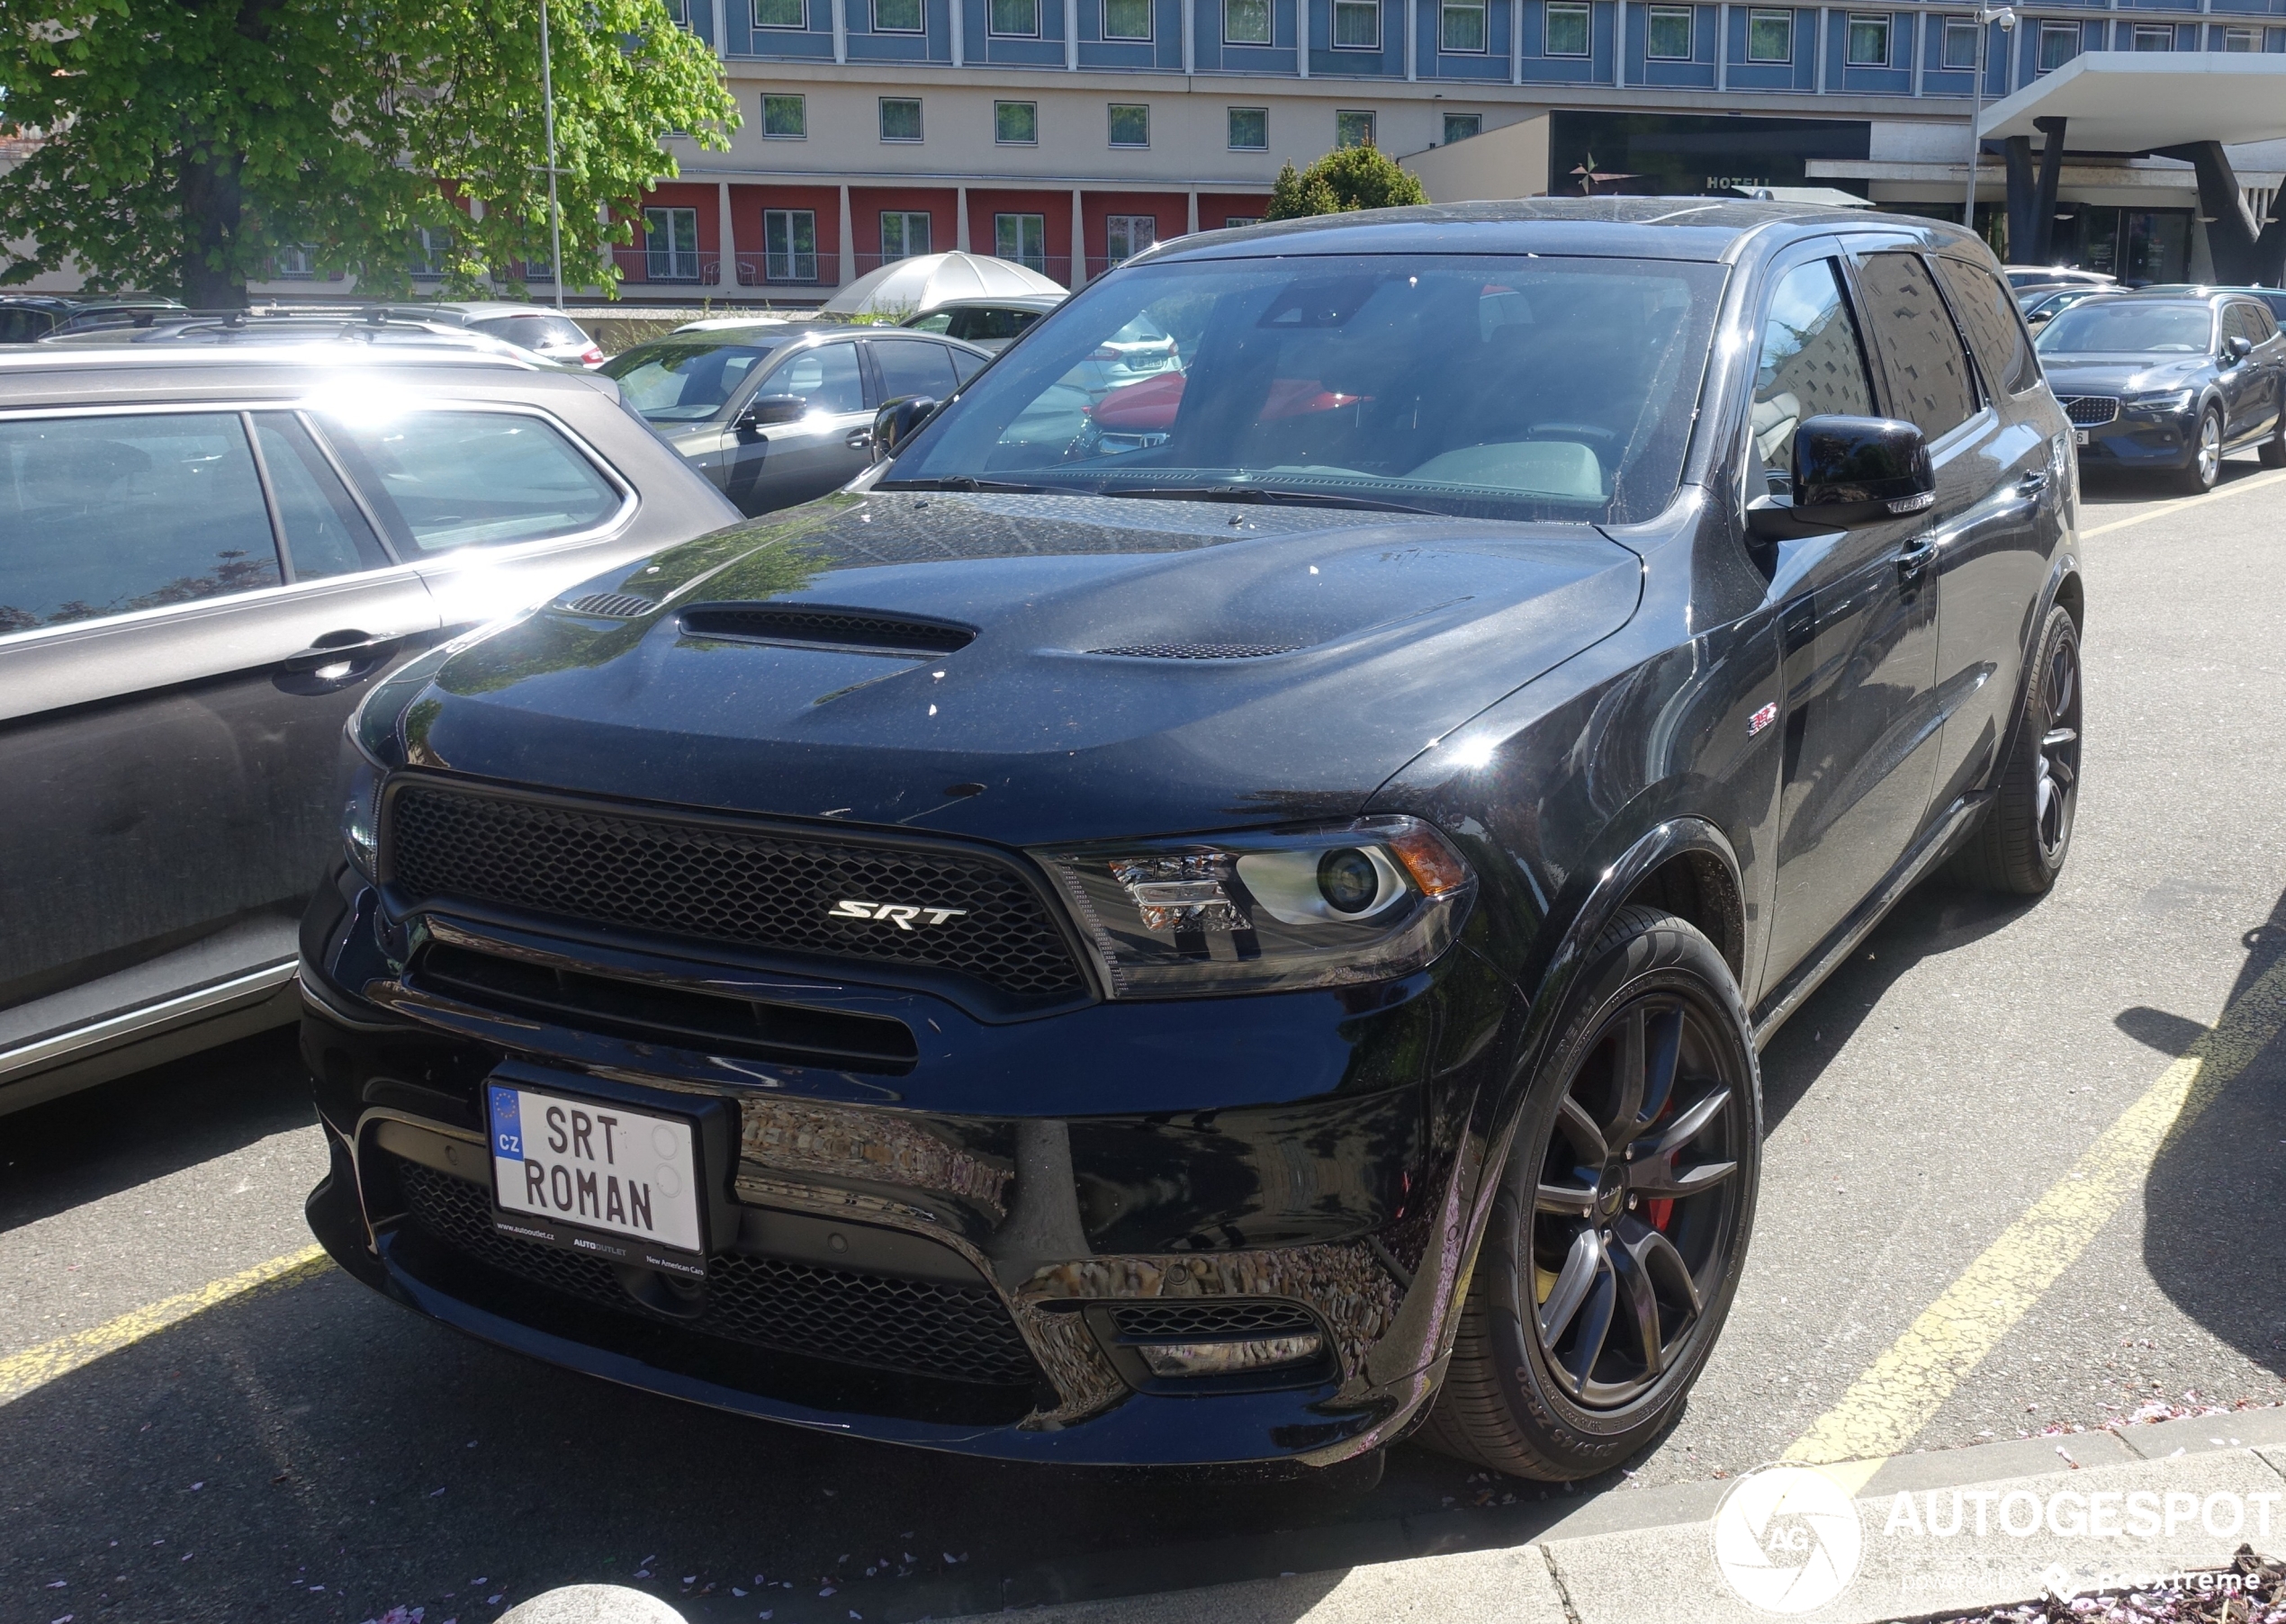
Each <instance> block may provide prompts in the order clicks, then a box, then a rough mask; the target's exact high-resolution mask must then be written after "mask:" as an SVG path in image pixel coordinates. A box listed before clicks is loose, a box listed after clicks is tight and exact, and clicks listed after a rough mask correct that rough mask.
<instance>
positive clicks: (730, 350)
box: [601, 321, 991, 514]
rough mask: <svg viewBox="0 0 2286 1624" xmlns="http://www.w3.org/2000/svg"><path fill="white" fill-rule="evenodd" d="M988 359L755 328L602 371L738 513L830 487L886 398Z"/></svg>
mask: <svg viewBox="0 0 2286 1624" xmlns="http://www.w3.org/2000/svg"><path fill="white" fill-rule="evenodd" d="M990 359H991V357H990V356H988V355H987V354H985V352H984V351H982V350H980V349H978V348H977V346H976V345H973V344H964V343H962V342H960V341H959V339H956V338H943V337H939V336H935V335H932V334H927V333H909V332H906V331H905V330H903V329H902V328H898V327H825V326H823V325H819V324H813V323H807V322H805V323H792V322H783V321H758V322H756V323H754V324H753V325H752V326H751V327H706V328H702V329H695V330H692V331H689V332H680V333H671V334H669V335H668V336H666V337H664V338H656V339H653V340H652V341H651V342H650V343H648V344H639V345H635V347H634V348H633V349H631V350H626V351H623V352H621V353H620V354H617V355H614V356H613V357H612V358H611V359H610V360H608V361H607V362H605V363H603V366H602V369H601V370H602V372H603V374H604V376H606V377H608V378H614V379H617V381H618V383H619V387H620V389H621V390H623V391H625V393H626V400H627V404H628V405H630V406H632V407H633V408H635V410H637V411H639V412H641V413H642V414H643V415H644V417H645V418H646V419H647V420H648V421H649V422H650V424H651V426H652V427H653V428H654V429H656V430H658V431H659V434H660V435H661V436H662V438H663V439H665V440H666V442H667V443H668V444H670V445H671V446H673V447H674V448H675V450H676V451H677V452H678V453H680V454H681V455H682V457H683V458H684V459H685V460H686V461H687V462H689V463H690V465H691V466H692V467H693V468H696V469H698V471H699V472H701V473H703V474H705V475H706V476H707V478H708V479H709V480H713V481H714V482H715V484H716V487H717V488H719V489H721V490H722V492H723V493H724V494H725V496H727V497H729V498H730V499H731V500H732V501H733V502H734V503H735V504H737V506H738V508H739V511H740V512H742V513H746V514H757V513H768V512H770V510H771V509H773V508H778V507H792V506H793V505H794V504H795V503H797V502H806V501H809V500H811V499H813V498H817V497H822V496H824V494H825V493H826V492H827V491H829V490H836V489H840V488H841V487H842V486H843V485H846V484H848V483H849V482H850V481H851V480H853V479H855V478H856V477H857V476H858V475H859V474H860V473H863V472H864V471H866V469H867V468H868V467H869V465H870V464H871V462H872V451H871V447H872V435H873V414H874V412H875V411H876V410H877V409H878V408H880V407H881V406H882V405H883V404H884V403H885V402H887V401H890V400H896V399H905V398H908V397H914V396H923V397H926V398H927V399H932V400H941V399H944V398H945V397H946V396H947V395H950V394H951V393H952V392H953V391H954V390H957V389H959V387H960V385H961V384H963V383H965V382H967V381H968V378H969V376H970V375H971V374H972V373H974V372H976V370H977V368H978V367H980V366H982V365H984V363H986V361H988V360H990Z"/></svg>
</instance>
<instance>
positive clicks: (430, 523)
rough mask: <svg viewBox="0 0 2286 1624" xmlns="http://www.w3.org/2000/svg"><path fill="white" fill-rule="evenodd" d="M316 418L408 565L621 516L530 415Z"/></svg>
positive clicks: (609, 493) (600, 486)
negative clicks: (422, 558)
mask: <svg viewBox="0 0 2286 1624" xmlns="http://www.w3.org/2000/svg"><path fill="white" fill-rule="evenodd" d="M321 421H322V423H323V425H324V427H325V431H326V435H327V437H328V438H329V440H330V441H331V442H332V444H333V445H334V448H335V449H336V450H337V451H338V452H339V453H341V458H342V461H343V462H345V463H347V466H348V469H349V473H350V477H351V478H352V479H354V480H356V482H357V484H358V486H359V487H360V489H363V491H364V492H365V499H366V501H367V502H369V503H370V504H371V505H372V506H373V507H374V511H375V512H376V513H377V514H378V515H379V516H380V517H381V520H382V523H383V525H386V526H387V527H388V528H389V529H390V530H391V532H392V535H391V537H390V539H391V540H392V542H394V543H396V546H397V551H398V552H399V553H400V554H401V555H402V556H404V557H406V558H409V559H410V558H416V557H419V556H422V555H428V556H432V557H433V556H435V555H436V554H438V553H443V552H456V551H458V550H459V549H461V548H463V547H504V546H509V545H511V544H513V543H518V542H537V541H545V540H546V539H547V538H548V537H550V536H558V535H572V534H575V533H577V532H579V531H582V530H592V529H594V528H595V527H596V526H598V525H603V524H606V523H608V521H609V520H610V519H611V518H612V517H613V516H614V515H616V514H617V512H618V511H619V506H620V496H619V492H618V491H617V489H615V488H614V487H613V486H612V484H611V482H610V481H609V480H606V479H605V478H604V477H603V475H602V474H601V473H600V472H599V471H598V470H597V469H596V467H595V465H594V464H593V463H591V462H589V461H588V460H587V458H586V457H584V456H582V455H581V453H580V452H579V451H578V450H577V448H575V447H574V446H573V445H572V443H571V442H570V441H568V440H566V439H565V438H564V437H563V435H560V434H558V433H557V432H556V431H555V430H554V428H552V427H550V426H548V425H547V424H545V423H544V422H542V421H541V420H540V419H539V418H537V417H527V416H525V415H523V414H522V413H516V412H484V411H409V412H401V413H396V414H392V415H391V416H388V417H347V416H343V415H339V414H329V415H327V416H326V417H323V418H322V419H321Z"/></svg>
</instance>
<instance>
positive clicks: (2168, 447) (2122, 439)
mask: <svg viewBox="0 0 2286 1624" xmlns="http://www.w3.org/2000/svg"><path fill="white" fill-rule="evenodd" d="M2078 433H2079V434H2084V435H2087V443H2086V444H2083V445H2082V446H2080V448H2079V451H2080V465H2081V466H2082V467H2083V468H2110V469H2119V470H2123V471H2153V472H2157V471H2164V470H2168V469H2176V468H2182V467H2184V466H2185V465H2187V464H2188V463H2189V462H2190V461H2191V457H2192V456H2193V455H2194V454H2195V453H2196V452H2197V450H2198V441H2199V414H2198V413H2197V412H2196V411H2191V412H2183V413H2167V414H2164V415H2161V414H2156V413H2145V412H2138V411H2136V410H2133V409H2127V408H2123V409H2122V410H2121V412H2120V414H2119V416H2118V417H2115V418H2113V419H2112V420H2111V421H2110V422H2109V423H2105V424H2101V425H2099V426H2095V427H2092V428H2085V429H2081V430H2079V431H2078ZM2077 437H2078V435H2077V434H2075V435H2074V439H2076V438H2077Z"/></svg>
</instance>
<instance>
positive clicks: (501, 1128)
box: [490, 1085, 524, 1162]
mask: <svg viewBox="0 0 2286 1624" xmlns="http://www.w3.org/2000/svg"><path fill="white" fill-rule="evenodd" d="M490 1091H491V1096H492V1154H494V1155H495V1156H504V1157H506V1158H507V1159H508V1160H509V1161H510V1162H521V1161H523V1160H524V1105H523V1099H522V1098H521V1097H520V1096H519V1095H518V1093H517V1091H516V1090H514V1089H504V1088H500V1087H499V1086H497V1085H495V1086H494V1087H493V1088H492V1089H491V1090H490Z"/></svg>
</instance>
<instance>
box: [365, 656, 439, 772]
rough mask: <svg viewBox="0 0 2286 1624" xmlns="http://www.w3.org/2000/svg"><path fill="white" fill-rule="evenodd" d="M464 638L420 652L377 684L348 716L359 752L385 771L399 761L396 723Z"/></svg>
mask: <svg viewBox="0 0 2286 1624" xmlns="http://www.w3.org/2000/svg"><path fill="white" fill-rule="evenodd" d="M462 641H463V640H460V639H455V641H454V642H448V643H440V644H438V645H437V647H436V648H433V649H431V650H428V653H426V654H417V655H415V656H414V657H413V658H412V659H409V660H407V661H406V662H405V663H404V664H403V665H401V666H399V667H398V668H396V669H395V670H393V671H392V672H391V673H390V674H389V675H388V676H386V677H383V678H382V679H381V680H380V681H379V682H377V683H375V684H374V686H373V687H372V689H371V691H369V692H368V693H367V694H366V695H365V698H364V699H362V700H360V701H359V702H358V704H357V708H356V710H355V711H353V712H352V713H350V716H349V742H350V743H352V744H354V745H356V747H357V753H358V754H359V755H361V756H363V757H364V758H365V759H366V760H368V761H370V762H372V763H373V764H374V766H375V767H380V768H381V769H382V770H383V771H384V772H386V771H387V770H388V769H389V768H391V767H394V766H396V765H397V764H398V761H399V760H400V758H401V753H402V751H403V749H404V740H401V739H400V738H399V737H398V736H397V724H398V723H399V722H401V721H403V720H404V716H405V707H406V706H407V705H410V704H412V702H413V695H416V694H418V693H419V692H420V691H421V690H422V689H423V688H425V687H427V686H428V679H429V678H430V677H434V676H436V675H437V668H438V667H439V666H441V665H443V664H444V663H445V662H446V660H447V659H451V658H452V657H453V655H454V654H455V652H456V651H457V650H459V649H460V647H461V644H462Z"/></svg>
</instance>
